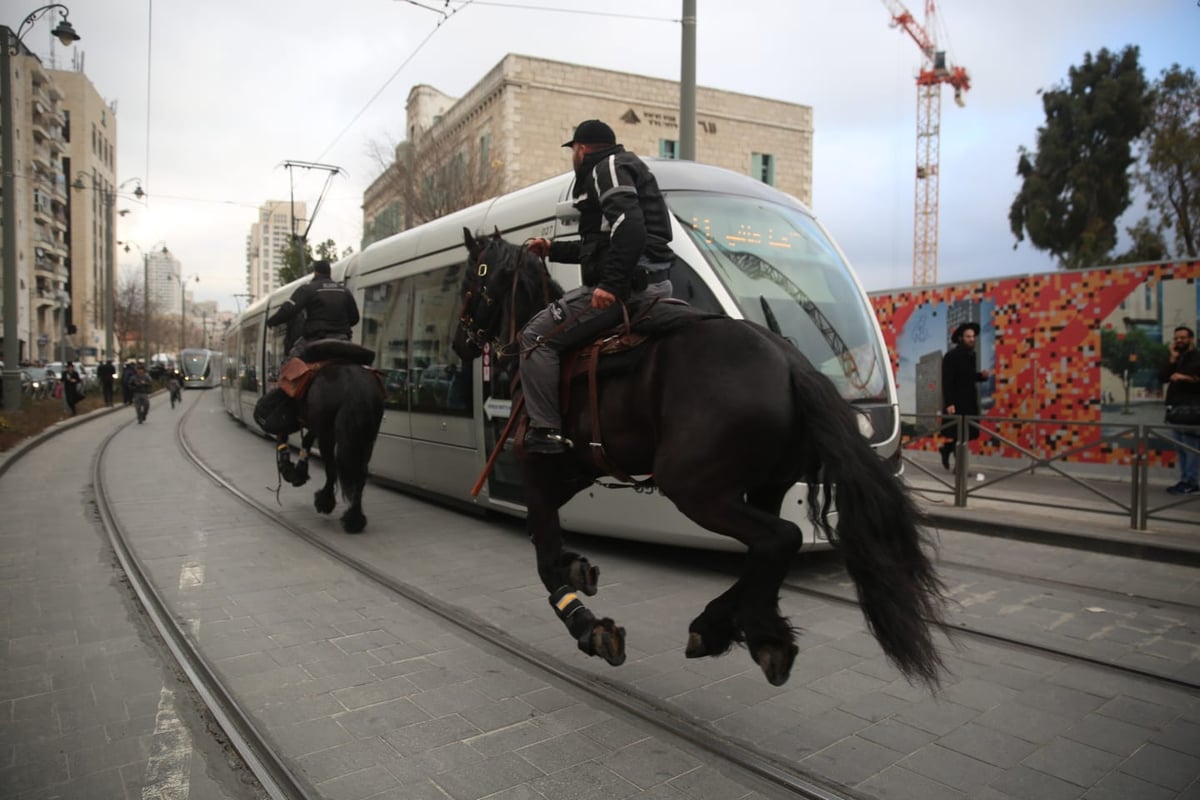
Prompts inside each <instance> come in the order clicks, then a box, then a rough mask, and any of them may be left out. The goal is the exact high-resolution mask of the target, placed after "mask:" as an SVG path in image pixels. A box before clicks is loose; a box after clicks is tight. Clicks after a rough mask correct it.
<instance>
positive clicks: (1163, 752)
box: [1119, 744, 1200, 792]
mask: <svg viewBox="0 0 1200 800" xmlns="http://www.w3.org/2000/svg"><path fill="white" fill-rule="evenodd" d="M1119 769H1120V771H1121V772H1124V773H1125V774H1127V775H1133V776H1134V777H1136V778H1141V779H1142V780H1144V781H1147V782H1149V783H1153V784H1155V785H1157V786H1165V787H1167V788H1168V789H1173V790H1175V791H1177V792H1182V791H1183V790H1184V789H1186V788H1187V787H1188V786H1189V785H1190V784H1192V783H1193V782H1194V781H1195V780H1196V777H1197V776H1198V775H1200V758H1196V757H1194V756H1189V755H1185V754H1183V753H1180V752H1179V751H1178V750H1171V749H1169V748H1166V747H1162V746H1161V745H1157V744H1147V745H1145V746H1144V747H1141V748H1139V749H1138V751H1137V752H1136V753H1134V754H1133V755H1132V756H1130V757H1129V758H1128V760H1126V761H1125V763H1123V764H1121V766H1120V768H1119Z"/></svg>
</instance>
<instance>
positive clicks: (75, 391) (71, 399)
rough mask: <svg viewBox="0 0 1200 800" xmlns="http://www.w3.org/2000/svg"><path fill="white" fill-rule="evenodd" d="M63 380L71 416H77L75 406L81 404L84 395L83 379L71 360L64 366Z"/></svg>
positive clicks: (65, 397)
mask: <svg viewBox="0 0 1200 800" xmlns="http://www.w3.org/2000/svg"><path fill="white" fill-rule="evenodd" d="M62 382H63V399H64V400H66V401H67V408H69V409H71V416H72V417H73V416H75V413H76V412H75V406H76V405H78V404H79V400H80V399H81V397H82V391H81V388H80V385H81V384H82V383H83V380H82V379H81V378H80V377H79V373H78V372H77V371H76V370H75V365H74V364H73V363H71V362H70V361H68V362H67V364H66V366H64V367H63V374H62Z"/></svg>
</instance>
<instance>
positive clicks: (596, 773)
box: [454, 761, 694, 800]
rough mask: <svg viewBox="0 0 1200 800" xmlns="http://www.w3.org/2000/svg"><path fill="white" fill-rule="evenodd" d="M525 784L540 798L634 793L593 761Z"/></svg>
mask: <svg viewBox="0 0 1200 800" xmlns="http://www.w3.org/2000/svg"><path fill="white" fill-rule="evenodd" d="M529 785H530V786H531V787H532V788H533V789H534V791H536V792H538V794H540V795H541V796H543V797H546V798H571V800H622V799H623V798H626V797H630V796H632V795H635V794H637V792H638V788H637V787H636V786H634V785H633V784H632V783H630V782H629V781H627V780H625V779H624V778H622V777H621V776H620V775H617V774H616V773H615V772H613V771H612V770H610V769H608V768H607V767H605V766H603V765H601V764H597V763H596V762H594V761H589V762H587V763H585V764H580V765H578V766H576V767H572V768H570V769H564V770H559V771H558V772H555V773H553V774H551V775H546V776H544V777H540V778H534V779H531V780H529ZM685 794H686V792H685ZM693 796H694V795H693ZM454 797H455V800H464V798H461V797H459V796H458V795H455V796H454Z"/></svg>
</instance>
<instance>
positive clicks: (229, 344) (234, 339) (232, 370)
mask: <svg viewBox="0 0 1200 800" xmlns="http://www.w3.org/2000/svg"><path fill="white" fill-rule="evenodd" d="M225 352H226V353H230V354H231V357H230V358H227V359H225V360H224V362H223V363H224V365H225V383H226V384H227V385H229V386H237V378H238V369H237V358H236V357H235V356H236V353H237V352H238V335H237V331H232V332H231V333H230V334H229V337H228V338H227V339H226V340H225Z"/></svg>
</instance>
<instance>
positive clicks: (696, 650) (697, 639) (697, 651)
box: [683, 631, 708, 658]
mask: <svg viewBox="0 0 1200 800" xmlns="http://www.w3.org/2000/svg"><path fill="white" fill-rule="evenodd" d="M683 655H684V657H685V658H704V657H705V656H707V655H708V648H707V647H705V646H704V637H703V636H701V635H700V634H698V633H696V632H695V631H692V632H691V633H689V634H688V643H687V647H686V648H685V649H684V651H683Z"/></svg>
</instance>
